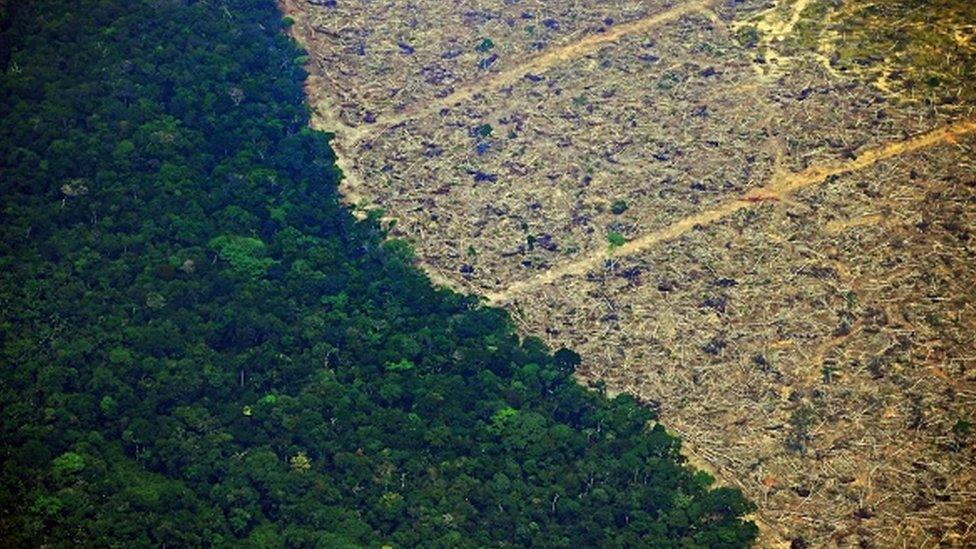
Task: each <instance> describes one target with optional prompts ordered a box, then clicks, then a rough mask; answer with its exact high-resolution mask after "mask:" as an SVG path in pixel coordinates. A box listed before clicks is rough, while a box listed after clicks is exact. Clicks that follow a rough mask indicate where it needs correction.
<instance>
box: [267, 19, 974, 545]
mask: <svg viewBox="0 0 976 549" xmlns="http://www.w3.org/2000/svg"><path fill="white" fill-rule="evenodd" d="M283 4H284V7H285V9H286V10H287V12H288V13H289V14H291V15H292V17H294V18H295V19H296V23H295V25H294V26H293V28H292V30H293V34H294V35H295V36H296V38H297V39H298V40H299V41H300V42H301V43H302V44H303V45H304V46H305V47H306V48H307V49H308V50H309V52H310V59H311V61H310V63H309V67H310V70H311V72H312V76H311V77H310V79H309V83H308V93H309V97H310V101H311V103H312V104H313V106H314V108H315V111H316V118H315V120H314V122H313V123H314V124H315V125H316V127H318V128H321V129H324V130H327V131H332V132H334V133H335V134H336V141H335V146H336V149H337V151H338V153H339V154H340V157H341V159H340V167H341V168H342V169H343V171H344V173H345V175H346V180H345V182H344V184H343V192H344V193H345V196H346V198H347V200H348V201H349V202H351V203H353V204H354V205H357V206H359V207H361V208H370V207H374V206H375V207H381V208H383V209H384V211H385V212H386V215H387V217H388V218H389V219H395V220H396V221H397V225H396V227H395V229H394V234H395V235H398V236H402V237H404V238H407V239H409V240H410V241H411V242H413V243H414V245H415V247H416V249H417V252H418V256H419V259H420V261H421V262H422V264H423V265H424V266H425V267H426V268H427V269H428V272H430V273H431V276H432V279H434V280H435V281H436V282H438V283H440V284H445V285H449V286H451V287H454V288H456V289H459V290H462V291H468V292H475V293H478V294H481V295H485V296H486V297H487V299H488V300H489V301H490V302H492V303H496V304H499V305H503V306H505V307H507V308H508V309H509V310H510V311H512V313H513V316H514V318H515V319H516V320H517V321H518V322H519V323H520V325H521V327H522V329H523V331H524V332H525V333H526V334H532V335H538V336H540V337H543V338H544V339H546V340H548V341H549V342H550V343H551V344H553V345H570V346H572V347H574V348H576V349H577V350H578V351H580V352H581V353H582V354H583V358H584V368H582V369H581V371H580V373H579V376H580V379H581V380H582V381H584V382H597V381H600V382H603V383H605V384H606V386H607V388H608V389H609V390H610V391H611V392H620V391H627V392H630V393H633V394H635V395H636V396H638V397H639V398H641V399H643V400H644V401H645V402H647V403H648V404H649V405H652V406H655V407H657V408H658V409H659V411H660V416H661V419H662V421H663V422H665V424H666V425H668V426H669V428H671V429H673V430H675V431H676V432H677V433H678V434H680V435H681V436H682V437H683V438H685V439H686V440H687V441H688V442H689V446H691V447H693V448H694V449H695V452H696V453H697V458H701V460H699V461H697V462H696V463H697V464H698V465H705V464H707V465H709V466H710V467H711V468H712V469H713V470H714V471H715V472H716V473H717V475H718V476H719V477H720V479H721V480H724V481H725V482H727V483H730V484H734V485H736V486H739V487H741V488H742V489H743V490H744V491H745V492H746V493H747V495H748V496H749V497H750V498H752V499H753V500H754V501H755V502H756V503H757V504H758V505H759V506H760V510H759V514H758V518H759V519H760V520H761V523H762V524H763V525H764V536H765V537H764V539H763V541H764V543H766V544H768V545H773V544H777V543H781V542H789V541H792V540H803V541H805V542H807V543H811V544H813V545H815V546H822V545H842V546H845V545H855V544H859V543H860V544H868V545H872V544H873V545H879V546H888V545H892V544H898V545H904V546H935V545H937V544H949V545H966V544H968V543H976V527H974V524H976V499H974V496H973V494H974V493H976V475H974V474H973V472H972V471H973V470H974V469H973V466H974V465H976V452H974V448H973V440H972V438H973V437H972V433H969V432H968V431H966V430H965V429H964V428H960V427H959V426H960V425H963V426H965V425H966V424H968V423H969V422H971V421H972V420H973V417H972V413H973V412H972V411H973V410H974V409H976V351H974V349H976V335H974V333H976V297H974V295H973V292H972V291H971V289H972V287H973V285H974V284H976V267H974V265H976V234H974V233H976V231H973V227H976V176H974V173H976V166H974V165H973V158H974V151H976V139H974V133H976V118H974V117H973V114H974V113H973V105H972V104H971V103H969V102H968V98H969V97H970V95H968V94H967V93H968V92H967V91H965V89H964V88H958V87H956V88H953V86H956V83H955V81H954V80H952V74H951V70H950V69H949V68H945V67H942V68H939V70H940V71H941V72H939V75H940V78H941V79H942V82H943V83H944V85H945V87H946V88H947V89H949V90H953V89H955V90H956V91H955V92H953V93H954V95H953V94H952V93H949V94H947V95H946V96H945V97H941V98H938V100H937V101H936V100H928V99H926V100H915V101H910V100H906V97H905V96H904V94H893V93H891V89H889V88H886V87H885V86H884V85H879V83H878V78H877V75H878V72H877V70H878V69H876V67H875V65H872V64H871V63H862V64H853V65H851V67H853V68H851V69H850V70H848V69H847V68H846V67H845V65H844V62H845V59H846V58H845V56H851V55H855V54H856V52H855V54H851V53H850V52H848V51H847V50H844V51H843V52H842V55H841V56H840V61H836V59H834V58H832V57H831V55H830V53H831V52H830V50H829V47H832V46H831V45H832V44H836V43H837V38H836V35H835V34H831V33H832V32H835V31H834V30H831V29H827V30H822V29H821V27H824V28H826V27H825V25H827V26H829V25H834V26H837V25H838V23H837V22H836V21H837V18H838V17H839V15H837V14H838V13H860V12H859V11H857V9H858V7H857V6H856V4H857V2H844V3H842V4H843V5H842V6H841V7H840V8H837V13H834V12H831V11H830V9H833V8H830V7H829V6H828V4H830V3H828V2H823V1H818V0H812V1H807V0H799V1H797V2H789V1H785V0H784V1H782V2H777V3H775V4H772V5H771V4H770V3H769V2H760V1H745V2H739V3H735V4H734V6H733V5H732V4H729V3H710V2H675V1H669V0H657V1H649V2H629V1H623V0H621V1H619V2H610V3H607V2H601V3H598V2H595V1H589V0H578V1H575V2H567V3H547V2H505V3H502V2H491V1H487V0H465V1H463V2H458V5H457V6H454V5H453V4H447V3H440V2H430V3H429V4H425V3H423V2H420V3H417V2H400V1H397V2H389V3H384V4H383V6H384V7H383V8H382V9H380V8H379V7H378V5H374V4H370V3H361V4H360V3H358V2H340V3H339V7H338V8H323V7H317V6H312V5H310V4H308V3H307V2H304V1H299V0H284V2H283ZM882 4H885V3H884V2H882ZM825 6H827V7H825ZM960 9H963V10H964V9H965V8H960ZM824 10H827V11H826V12H825V11H824ZM845 10H846V11H845ZM950 11H951V10H950ZM956 11H959V10H956ZM824 13H826V15H823V14H824ZM883 13H884V10H882V14H883ZM952 13H956V12H952ZM814 17H816V18H819V19H815V18H814ZM872 17H875V16H874V15H872ZM963 18H964V17H963ZM824 21H826V22H827V23H823V22H824ZM950 23H951V21H950ZM898 24H899V25H905V24H907V23H905V21H904V18H901V19H899V20H898ZM949 27H951V28H949ZM961 28H962V27H958V26H955V27H953V26H952V25H949V26H947V29H948V30H947V32H950V31H951V32H950V33H951V34H952V36H953V37H956V38H954V40H955V41H956V42H958V43H959V44H962V46H960V48H961V49H960V50H959V51H960V52H962V53H959V52H955V53H953V55H963V56H964V55H965V52H966V51H968V50H966V49H965V48H964V47H963V46H966V45H967V44H969V42H968V40H969V39H968V38H964V39H962V40H960V39H958V36H959V35H960V34H959V33H960V32H963V31H961V30H960V29H961ZM818 29H821V30H818ZM817 32H819V33H820V34H817ZM753 33H754V34H753ZM817 37H820V38H817ZM815 38H816V39H818V40H821V41H820V42H819V43H818V44H820V45H819V46H817V48H818V49H816V51H815V54H813V55H810V56H804V55H799V54H797V53H796V51H797V48H796V44H795V42H797V41H802V40H807V41H809V40H814V39H815ZM938 40H939V39H936V38H933V39H932V42H933V43H938ZM841 45H843V44H841ZM910 53H911V52H909V54H910ZM906 55H908V54H906ZM834 57H836V56H834ZM855 57H856V55H855ZM947 58H948V54H947ZM962 59H964V57H963V58H962ZM391 60H392V61H391ZM896 61H897V59H896V60H894V61H890V60H886V61H885V63H888V65H890V64H891V63H895V62H896ZM872 63H873V61H872ZM885 63H882V64H881V65H878V66H885V67H887V66H888V65H885ZM956 64H957V65H959V63H956ZM963 66H966V65H965V63H963ZM857 67H864V70H863V74H862V72H859V71H860V70H861V69H858V68H857ZM896 68H897V67H896ZM915 69H917V67H915V68H913V70H912V71H908V72H909V73H912V72H918V71H916V70H915ZM960 74H962V75H963V76H964V75H965V71H963V72H962V73H960ZM960 89H963V90H964V91H963V92H960V91H959V90H960ZM936 91H937V89H936ZM933 93H935V92H933ZM950 96H952V97H955V99H952V97H950ZM913 97H914V94H913ZM933 97H934V95H933ZM947 97H948V99H947ZM923 99H924V98H923ZM964 431H966V432H964ZM702 460H703V461H702Z"/></svg>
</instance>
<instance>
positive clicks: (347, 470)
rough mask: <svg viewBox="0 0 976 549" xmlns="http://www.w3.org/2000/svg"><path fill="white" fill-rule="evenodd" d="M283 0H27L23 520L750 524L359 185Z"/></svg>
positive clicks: (547, 538) (667, 531) (0, 468)
mask: <svg viewBox="0 0 976 549" xmlns="http://www.w3.org/2000/svg"><path fill="white" fill-rule="evenodd" d="M284 24H287V23H286V22H283V21H282V19H281V15H280V13H279V12H278V11H277V8H276V6H275V5H274V3H273V2H271V1H270V0H210V1H196V2H195V1H190V0H187V1H177V0H137V1H132V0H126V1H121V0H70V1H68V0H38V1H32V2H7V3H0V66H2V69H3V71H2V75H0V79H2V80H0V117H2V120H3V124H2V126H0V186H2V196H3V202H2V223H0V257H2V258H0V261H2V268H0V338H2V339H0V353H2V355H0V356H2V364H0V368H2V377H0V435H2V446H0V540H2V541H0V545H4V546H38V545H54V546H77V545H81V546H95V545H97V546H126V547H130V546H143V545H164V546H170V547H174V546H179V547H183V546H212V545H218V546H227V545H233V546H255V547H258V546H260V547H274V546H289V547H313V546H317V547H344V546H350V547H351V546H381V545H391V546H395V547H398V546H418V545H425V546H429V547H462V546H471V547H474V546H479V547H480V546H523V545H538V546H563V547H567V546H571V545H576V546H586V547H589V546H600V545H603V546H614V547H620V546H655V547H665V546H681V547H704V546H715V547H717V546H727V547H732V546H742V545H747V544H748V543H749V542H750V541H751V540H752V539H753V538H754V537H755V534H756V528H755V526H754V525H753V524H752V523H750V522H747V521H744V520H743V518H742V517H743V515H744V514H746V513H748V512H749V511H751V509H752V507H751V505H750V504H749V503H748V502H746V501H745V500H744V499H743V498H742V496H741V495H740V494H739V493H738V492H737V491H734V490H731V489H724V488H723V489H710V488H709V485H710V482H711V479H709V478H708V476H707V475H704V474H701V473H697V474H695V473H694V472H693V471H691V470H690V469H689V468H688V467H686V466H685V465H683V463H682V459H681V457H680V455H679V443H678V441H677V440H676V439H674V438H673V437H671V436H669V435H668V434H667V433H665V431H664V430H663V429H662V428H661V427H660V426H654V427H651V426H650V424H649V420H651V419H652V414H651V413H650V412H649V411H648V410H646V409H644V408H641V407H639V406H638V405H637V404H636V403H635V402H634V401H633V400H632V399H630V398H627V397H619V398H616V399H612V400H610V399H607V398H606V397H604V396H602V395H601V394H599V393H597V392H590V391H586V390H584V389H582V388H581V387H579V386H578V385H577V384H575V383H574V382H573V380H572V379H571V377H570V375H571V372H572V370H573V368H574V367H575V366H576V365H577V364H578V362H579V357H578V356H577V355H576V354H575V353H573V352H571V351H568V350H560V351H558V352H556V353H554V354H553V353H551V352H550V351H549V350H547V349H546V348H545V347H544V346H543V345H542V344H541V343H540V342H539V341H537V340H534V339H528V340H524V341H520V340H519V338H518V337H517V336H516V335H515V334H514V332H513V328H512V325H511V323H510V322H509V320H508V318H507V316H506V315H505V314H504V313H503V312H501V311H499V310H495V309H491V308H487V307H484V306H483V305H481V304H480V303H479V302H478V300H477V299H475V298H472V297H467V296H462V295H458V294H455V293H451V292H449V291H447V290H444V289H439V288H435V287H433V286H432V285H431V284H430V282H429V281H428V279H427V278H426V277H425V276H424V275H423V274H422V273H420V272H419V271H418V270H416V269H415V268H414V267H413V266H412V258H411V253H410V250H409V249H408V247H407V246H406V245H405V244H403V243H402V242H397V241H386V240H385V239H384V235H383V234H382V231H381V230H380V227H379V225H378V224H377V223H376V221H375V220H373V219H369V220H366V221H356V220H355V219H354V218H353V217H352V216H351V215H350V214H349V212H348V211H347V209H346V208H344V207H343V206H341V205H340V203H339V201H338V200H337V196H336V182H337V179H338V177H339V173H338V172H337V171H336V169H335V167H334V166H333V159H334V157H333V154H332V151H331V150H330V148H329V137H328V136H327V135H325V134H321V133H316V132H313V131H310V130H309V129H307V120H308V112H307V108H306V106H305V105H304V103H303V92H302V83H303V80H304V77H305V73H304V72H303V69H302V66H301V65H302V62H303V57H302V56H303V53H304V52H302V51H300V50H299V49H297V48H296V46H295V45H294V44H292V43H291V42H290V41H289V40H288V39H287V38H286V36H285V35H284V34H283V33H282V27H283V25H284Z"/></svg>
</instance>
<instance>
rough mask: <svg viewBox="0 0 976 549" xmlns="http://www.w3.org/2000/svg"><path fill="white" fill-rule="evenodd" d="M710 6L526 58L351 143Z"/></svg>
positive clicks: (687, 8) (688, 7) (681, 9)
mask: <svg viewBox="0 0 976 549" xmlns="http://www.w3.org/2000/svg"><path fill="white" fill-rule="evenodd" d="M710 4H711V2H707V1H696V2H688V3H685V4H681V5H678V6H675V7H673V8H670V9H667V10H664V11H662V12H658V13H655V14H652V15H649V16H647V17H644V18H643V19H638V20H636V21H632V22H630V23H624V24H620V25H616V26H613V27H610V28H609V29H608V30H607V31H606V32H603V33H600V34H591V35H588V36H585V37H583V38H582V39H580V40H577V41H576V42H573V43H570V44H566V45H564V46H559V47H555V48H551V49H547V50H545V51H543V52H542V53H541V54H539V55H537V56H535V57H531V58H529V59H528V60H527V61H526V62H525V63H523V64H521V65H518V66H516V67H512V68H510V69H507V70H505V71H502V72H498V73H495V74H492V75H490V76H487V77H485V78H482V79H479V80H475V81H473V82H470V83H468V84H465V85H464V86H462V87H460V88H458V89H457V90H456V91H455V92H454V93H452V94H450V95H448V96H446V97H444V98H442V99H438V100H437V101H432V102H428V103H424V104H423V105H418V106H417V107H416V108H413V109H408V110H407V111H405V112H403V113H400V114H397V115H394V116H389V117H386V119H385V120H383V119H381V122H382V124H380V125H379V126H378V127H373V128H371V127H363V128H360V129H358V130H357V131H355V132H351V133H350V138H351V141H350V142H361V141H364V140H369V139H371V138H373V137H375V135H377V134H381V133H383V131H385V129H388V128H390V127H393V126H396V125H397V124H400V123H402V122H404V121H407V120H410V119H413V118H420V117H423V116H425V115H428V114H430V113H435V112H437V111H439V110H441V109H443V108H446V107H451V106H454V105H456V104H458V103H460V102H463V101H466V100H468V99H471V98H472V97H474V96H475V95H477V94H479V93H483V92H485V91H488V90H495V89H499V88H503V87H505V86H507V85H510V84H514V83H515V82H518V81H519V80H521V79H523V78H525V75H526V74H542V73H544V72H546V71H548V70H549V69H551V68H553V67H556V66H559V65H561V64H563V63H566V62H567V61H571V60H573V59H579V58H581V57H584V56H586V55H589V54H591V53H593V52H595V51H597V50H599V49H600V48H602V47H603V46H605V45H607V44H610V43H613V42H616V41H618V40H620V39H621V38H624V37H627V36H630V35H633V34H640V33H644V32H647V31H649V30H651V29H653V28H655V27H657V26H659V25H662V24H664V23H668V22H670V21H673V20H675V19H678V18H679V17H682V16H684V15H688V14H691V13H695V12H699V11H702V10H704V9H707V8H708V7H709V6H710Z"/></svg>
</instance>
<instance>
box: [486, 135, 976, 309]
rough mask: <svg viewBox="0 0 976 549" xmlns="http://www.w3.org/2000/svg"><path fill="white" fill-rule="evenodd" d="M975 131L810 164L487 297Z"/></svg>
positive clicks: (519, 290) (499, 300)
mask: <svg viewBox="0 0 976 549" xmlns="http://www.w3.org/2000/svg"><path fill="white" fill-rule="evenodd" d="M974 131H976V120H963V121H960V122H957V123H955V124H952V125H949V126H943V127H941V128H939V129H937V130H934V131H931V132H928V133H925V134H922V135H919V136H917V137H914V138H911V139H908V140H905V141H900V142H897V143H891V144H888V145H885V146H882V147H877V148H873V149H868V150H864V151H860V153H859V154H857V157H856V158H855V159H853V160H850V161H847V162H838V163H830V164H823V165H819V166H811V167H810V168H808V169H806V170H803V171H801V172H797V173H793V174H788V175H785V176H782V177H778V178H775V179H773V180H772V181H771V182H770V183H769V184H767V185H765V186H763V187H760V188H758V189H756V190H754V191H751V192H749V193H746V194H745V195H743V196H741V197H739V198H735V199H733V200H729V201H726V202H723V203H721V204H719V205H717V206H715V207H714V208H710V209H708V210H705V211H703V212H700V213H697V214H694V215H690V216H688V217H685V218H684V219H681V220H680V221H677V222H676V223H672V224H671V225H668V226H667V227H664V228H663V229H659V230H657V231H654V232H651V233H647V234H645V235H643V236H641V237H639V238H636V239H634V240H631V241H630V242H627V243H626V244H624V245H623V246H620V247H618V248H616V249H613V250H610V251H603V250H600V251H597V252H593V253H590V254H588V255H586V256H584V257H583V258H582V259H579V260H577V261H574V262H572V263H567V264H565V265H562V266H560V267H557V268H554V269H550V270H548V271H546V272H545V273H542V274H540V275H538V276H536V277H534V278H530V279H527V280H524V281H520V282H517V283H515V284H513V285H511V286H509V287H508V288H507V289H505V290H503V291H501V292H497V293H492V294H488V295H487V296H486V297H487V298H488V301H489V303H492V304H495V305H502V304H505V303H507V302H509V301H511V300H512V298H514V297H515V296H517V295H520V294H524V293H526V292H528V291H531V290H533V289H535V288H538V287H540V286H544V285H547V284H553V283H555V282H557V281H559V280H560V279H561V278H563V277H566V276H572V275H583V274H586V272H587V271H589V270H591V269H593V268H594V267H596V266H598V265H600V264H601V263H602V262H604V261H606V260H607V259H608V258H611V257H623V256H629V255H634V254H637V253H640V252H642V251H644V250H646V249H648V248H650V247H652V246H656V245H657V244H660V243H661V242H664V241H667V240H673V239H675V238H678V237H679V236H681V235H682V234H684V233H686V232H688V231H690V230H692V229H694V228H695V227H697V226H700V225H706V224H709V223H714V222H716V221H718V220H720V219H723V218H725V217H728V216H730V215H732V214H734V213H735V212H738V211H739V210H743V209H745V208H751V207H755V206H757V205H759V204H762V203H765V202H776V201H780V200H783V199H785V198H788V197H789V196H790V195H791V194H793V193H795V192H796V191H799V190H801V189H804V188H807V187H810V186H812V185H816V184H818V183H820V182H822V181H825V180H826V179H827V178H829V177H830V176H834V175H840V174H843V173H847V172H852V171H856V170H860V169H863V168H866V167H868V166H871V165H872V164H875V163H877V162H879V161H881V160H885V159H888V158H891V157H894V156H898V155H900V154H905V153H909V152H913V151H917V150H919V149H924V148H927V147H931V146H933V145H935V144H937V143H940V142H943V141H948V142H952V141H953V140H954V138H955V137H956V136H962V135H965V134H968V133H972V132H974Z"/></svg>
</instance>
